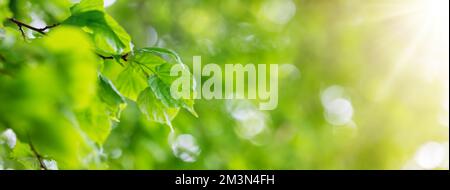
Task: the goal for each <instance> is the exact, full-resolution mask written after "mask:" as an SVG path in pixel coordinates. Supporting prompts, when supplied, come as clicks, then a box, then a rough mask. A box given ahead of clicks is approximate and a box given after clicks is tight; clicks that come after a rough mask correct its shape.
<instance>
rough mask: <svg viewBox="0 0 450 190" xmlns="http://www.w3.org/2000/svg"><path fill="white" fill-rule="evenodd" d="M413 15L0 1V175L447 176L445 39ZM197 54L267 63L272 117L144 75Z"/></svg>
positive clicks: (375, 1)
mask: <svg viewBox="0 0 450 190" xmlns="http://www.w3.org/2000/svg"><path fill="white" fill-rule="evenodd" d="M434 1H436V2H441V0H434ZM421 3H423V4H425V5H427V3H426V1H422V0H414V1H413V3H411V2H408V1H407V0H395V1H388V0H383V1H379V0H367V1H357V0H335V1H328V0H248V1H239V0H226V1H218V0H211V1H207V0H180V1H163V0H116V1H114V0H108V1H105V2H104V3H103V2H102V1H98V0H84V1H82V2H81V3H80V4H78V5H74V3H73V2H71V1H69V0H54V1H44V0H33V1H26V0H0V26H1V29H0V132H2V131H4V132H3V134H2V136H1V139H2V140H0V146H1V147H0V166H1V167H0V168H5V169H6V168H12V169H39V168H42V164H44V165H45V166H46V167H47V168H55V167H56V165H57V167H58V168H59V169H420V168H424V169H448V134H449V133H448V115H449V113H448V78H449V75H448V65H449V63H448V57H449V56H448V24H447V25H446V26H444V28H442V27H441V26H439V27H427V28H431V29H429V30H428V31H425V32H420V31H423V30H422V29H423V25H422V24H423V23H422V22H421V21H422V20H420V19H418V18H422V14H427V11H429V10H425V11H424V12H420V10H419V13H417V12H414V11H416V10H415V8H417V7H415V5H416V4H417V6H418V7H419V8H420V7H421V6H420V5H422V4H421ZM104 4H105V5H107V6H106V8H104V6H103V5H104ZM425 7H426V6H425ZM447 7H448V6H447ZM410 9H413V10H414V11H411V12H412V13H410V12H408V11H410ZM399 15H400V16H399ZM440 16H442V15H440ZM444 16H446V18H447V19H448V9H447V12H444ZM9 18H15V19H17V20H19V21H21V22H23V23H28V24H30V25H32V26H35V27H37V28H43V27H45V26H50V25H52V24H55V23H61V25H59V26H57V27H54V28H51V29H49V30H48V35H42V34H40V33H39V32H36V31H32V30H29V29H27V28H26V27H22V29H23V30H24V34H25V38H26V39H25V40H24V39H23V36H22V33H21V31H20V30H19V28H18V25H17V24H15V23H13V22H11V21H10V20H8V19H9ZM426 18H428V17H426ZM433 19H435V18H433ZM447 23H448V20H447ZM425 24H426V23H425ZM426 26H428V25H426ZM445 27H446V28H445ZM438 33H439V35H438ZM440 33H443V36H444V37H443V36H441V34H440ZM445 36H447V37H445ZM432 37H433V38H432ZM435 38H436V39H435ZM148 47H152V48H148ZM162 48H167V49H162ZM168 49H172V50H174V51H170V50H168ZM132 50H133V52H132V53H130V51H132ZM175 52H176V53H175ZM127 54H129V55H127ZM124 55H126V57H124ZM195 55H200V56H202V61H203V63H204V64H207V63H216V64H220V65H224V64H235V63H242V64H250V63H252V64H279V66H280V72H279V87H278V91H279V104H278V107H277V109H275V110H273V111H260V110H258V109H257V107H256V106H255V105H256V103H257V102H256V101H251V100H248V101H247V100H197V101H196V102H195V104H196V106H195V111H194V109H193V101H192V100H180V101H178V102H174V101H172V100H170V97H168V92H167V90H165V88H164V86H163V85H164V84H167V83H170V82H172V81H173V78H170V77H169V76H165V77H156V76H157V75H156V74H155V75H153V74H154V73H153V72H154V69H155V71H157V72H161V73H164V72H166V71H164V69H165V67H166V66H170V65H172V64H184V63H185V64H187V65H192V57H193V56H195ZM178 56H179V57H178ZM102 57H103V59H102ZM180 60H182V62H184V63H182V62H180ZM143 66H144V67H150V68H149V69H142V67H143ZM142 71H143V72H142ZM143 73H144V74H143ZM147 75H148V76H147ZM150 75H151V76H150ZM158 76H159V75H158ZM155 77H156V78H155ZM206 79H207V77H206V78H205V77H204V78H202V80H206ZM161 98H162V99H164V98H169V101H165V102H164V101H160V100H161ZM180 108H184V110H183V111H180ZM190 112H191V113H190ZM195 115H198V117H195ZM175 116H176V117H175ZM167 118H170V119H167ZM172 119H173V120H172ZM169 126H172V127H173V128H171V127H169ZM11 129H12V131H13V132H11ZM172 129H173V130H174V131H171V130H172ZM15 136H16V137H15ZM13 137H14V138H13ZM427 142H428V143H427ZM424 155H425V156H424ZM39 157H42V159H39ZM40 162H43V163H40Z"/></svg>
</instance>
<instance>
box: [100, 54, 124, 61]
mask: <svg viewBox="0 0 450 190" xmlns="http://www.w3.org/2000/svg"><path fill="white" fill-rule="evenodd" d="M97 55H98V56H99V57H101V58H102V59H114V57H113V56H109V57H106V56H103V55H100V54H98V53H97ZM120 58H121V59H122V60H124V61H128V53H126V54H124V55H122V56H120Z"/></svg>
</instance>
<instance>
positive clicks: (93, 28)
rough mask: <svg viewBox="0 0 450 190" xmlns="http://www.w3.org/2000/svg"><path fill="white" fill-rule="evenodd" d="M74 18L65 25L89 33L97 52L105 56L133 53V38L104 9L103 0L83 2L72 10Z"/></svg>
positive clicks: (70, 18) (83, 0) (85, 0)
mask: <svg viewBox="0 0 450 190" xmlns="http://www.w3.org/2000/svg"><path fill="white" fill-rule="evenodd" d="M71 13H72V16H70V17H69V18H68V19H67V20H65V21H64V22H63V24H67V25H73V26H78V27H80V28H83V30H84V31H86V32H87V33H89V34H90V35H91V37H92V39H93V41H94V44H95V49H96V52H97V53H98V54H100V55H103V56H112V55H123V54H125V53H128V52H130V51H131V38H130V36H129V35H128V33H127V32H126V31H125V29H123V28H122V27H121V26H120V25H119V24H118V23H117V22H116V21H115V20H114V19H113V18H112V17H111V16H109V15H108V14H107V13H106V12H105V10H104V8H103V1H102V0H82V1H81V2H80V3H79V4H76V5H74V6H73V7H72V8H71Z"/></svg>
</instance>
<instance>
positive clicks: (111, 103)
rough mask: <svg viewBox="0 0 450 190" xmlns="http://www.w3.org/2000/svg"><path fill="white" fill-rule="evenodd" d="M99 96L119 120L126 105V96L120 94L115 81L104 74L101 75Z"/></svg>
mask: <svg viewBox="0 0 450 190" xmlns="http://www.w3.org/2000/svg"><path fill="white" fill-rule="evenodd" d="M98 96H99V97H100V100H101V101H102V102H104V103H105V104H106V105H107V108H108V111H109V112H110V116H111V117H112V119H113V120H115V121H118V120H119V118H120V113H121V112H122V110H123V109H124V108H125V107H126V101H125V97H123V96H122V94H120V92H119V91H118V90H117V89H116V87H115V86H114V85H113V83H112V82H111V81H110V80H109V79H108V78H106V77H105V76H103V75H101V74H100V75H99V87H98Z"/></svg>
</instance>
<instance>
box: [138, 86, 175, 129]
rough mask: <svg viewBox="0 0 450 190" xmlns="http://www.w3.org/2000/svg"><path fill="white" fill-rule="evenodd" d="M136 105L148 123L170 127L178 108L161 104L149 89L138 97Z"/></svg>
mask: <svg viewBox="0 0 450 190" xmlns="http://www.w3.org/2000/svg"><path fill="white" fill-rule="evenodd" d="M137 104H138V106H139V109H140V110H141V112H142V113H143V114H144V115H146V116H147V119H149V120H150V121H154V122H158V123H163V124H167V125H169V126H172V124H171V121H172V119H173V118H175V116H176V115H177V114H178V111H179V110H180V109H179V108H176V107H169V106H167V105H165V104H163V103H162V102H161V101H160V100H158V98H157V97H156V96H155V94H154V93H153V90H152V89H151V88H146V89H145V90H144V91H142V92H141V94H140V95H139V97H138V100H137Z"/></svg>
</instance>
